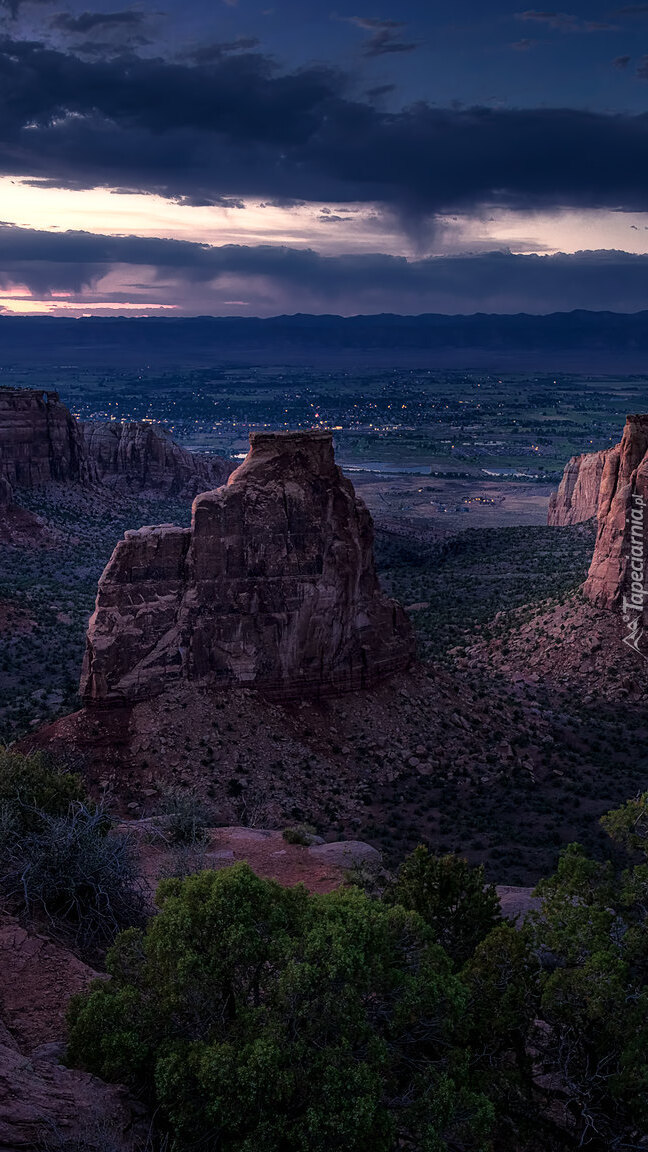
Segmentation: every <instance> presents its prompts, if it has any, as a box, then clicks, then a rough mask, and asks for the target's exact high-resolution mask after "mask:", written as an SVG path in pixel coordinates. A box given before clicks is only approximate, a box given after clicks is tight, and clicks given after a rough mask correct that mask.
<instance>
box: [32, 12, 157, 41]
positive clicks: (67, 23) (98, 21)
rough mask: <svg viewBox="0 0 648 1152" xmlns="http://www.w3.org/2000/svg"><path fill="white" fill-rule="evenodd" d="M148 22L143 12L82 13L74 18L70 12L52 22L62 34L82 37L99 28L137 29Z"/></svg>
mask: <svg viewBox="0 0 648 1152" xmlns="http://www.w3.org/2000/svg"><path fill="white" fill-rule="evenodd" d="M146 20H147V16H146V15H145V14H144V13H143V12H133V11H131V10H128V11H126V12H81V13H80V15H79V16H73V15H72V14H71V13H70V12H60V13H59V15H58V16H55V17H54V18H53V20H52V22H51V23H52V27H53V28H58V29H60V30H61V31H62V32H74V33H78V34H80V35H84V36H85V35H86V34H87V33H88V32H94V31H96V29H97V28H101V30H102V31H104V30H105V29H106V28H126V29H131V28H136V27H140V26H141V25H142V24H144V23H145V22H146Z"/></svg>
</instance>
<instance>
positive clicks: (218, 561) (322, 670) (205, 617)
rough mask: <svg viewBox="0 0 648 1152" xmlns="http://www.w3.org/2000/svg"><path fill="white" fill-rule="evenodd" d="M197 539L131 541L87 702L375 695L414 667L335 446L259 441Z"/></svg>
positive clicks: (107, 597) (151, 531)
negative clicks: (246, 690)
mask: <svg viewBox="0 0 648 1152" xmlns="http://www.w3.org/2000/svg"><path fill="white" fill-rule="evenodd" d="M250 444H251V448H250V452H249V454H248V456H247V457H246V459H245V460H244V462H243V463H242V464H241V466H240V467H239V468H237V470H236V471H235V472H233V473H232V475H231V476H230V478H229V480H228V482H227V484H226V485H224V486H223V487H221V488H218V489H217V490H216V491H211V492H204V493H203V494H202V495H200V496H198V497H197V498H196V500H194V504H193V513H192V525H191V528H190V529H182V528H175V527H173V526H171V525H161V526H159V527H154V528H142V529H140V530H139V531H136V532H127V533H126V535H125V538H124V540H122V541H120V543H119V544H118V545H117V547H116V548H115V551H114V552H113V555H112V557H111V559H110V561H109V563H108V566H107V568H106V570H105V572H104V574H103V576H102V577H101V580H100V582H99V589H98V594H97V603H96V610H95V612H94V615H93V616H92V618H91V620H90V625H89V630H88V637H87V647H86V656H85V661H84V668H83V674H82V679H81V693H82V696H83V698H84V700H85V702H86V704H88V705H102V704H103V705H106V704H119V703H124V702H132V701H136V700H140V699H146V698H147V697H150V696H153V695H156V694H157V693H160V692H162V691H164V690H165V689H168V688H169V687H170V686H172V685H173V683H174V682H178V681H190V682H193V683H195V684H197V685H201V686H210V687H221V686H222V687H227V686H234V685H239V686H240V685H243V686H247V687H253V688H258V689H261V690H263V691H264V692H266V693H268V694H270V695H273V696H276V697H278V698H289V697H295V696H300V695H304V694H309V693H325V692H337V691H347V690H352V689H357V688H362V687H365V686H368V685H370V684H372V683H374V682H375V681H377V680H379V679H381V678H382V677H383V676H386V675H388V674H390V673H392V672H394V671H396V670H398V669H401V668H403V667H405V666H406V665H407V664H408V663H409V661H410V660H411V657H412V654H413V648H414V640H413V633H412V629H411V626H410V624H409V622H408V620H407V617H406V616H405V613H404V611H403V609H402V608H401V607H400V605H399V604H397V603H396V602H395V601H393V600H390V599H389V598H388V597H387V596H385V595H384V594H383V593H382V591H381V590H380V587H379V584H378V579H377V576H376V571H375V566H374V559H373V526H372V522H371V517H370V515H369V512H368V511H367V509H366V507H365V505H364V504H363V502H362V501H361V500H360V499H358V497H357V496H356V494H355V492H354V490H353V486H352V484H351V483H350V481H349V480H347V479H346V478H345V477H344V476H343V475H342V473H341V471H340V469H339V468H338V467H337V466H336V464H335V460H334V457H333V445H332V436H331V433H330V432H307V433H252V435H251V436H250Z"/></svg>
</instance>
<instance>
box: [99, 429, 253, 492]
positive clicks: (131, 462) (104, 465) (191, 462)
mask: <svg viewBox="0 0 648 1152" xmlns="http://www.w3.org/2000/svg"><path fill="white" fill-rule="evenodd" d="M81 429H82V432H83V437H84V443H85V450H86V453H87V456H88V459H89V460H90V461H91V462H92V465H93V467H94V469H95V470H96V473H97V476H98V478H99V479H100V480H101V482H102V483H103V484H105V485H108V486H109V487H110V488H111V489H114V490H116V491H119V492H147V491H148V492H159V493H162V494H164V495H167V496H176V495H178V496H179V495H182V496H189V497H192V496H196V495H197V494H198V493H199V492H205V491H207V490H208V489H211V488H218V487H219V485H221V484H223V483H224V482H225V480H226V479H227V477H228V476H229V474H230V472H232V471H233V469H234V467H235V466H234V464H233V463H232V462H231V461H229V460H226V459H225V458H224V457H222V456H207V455H199V454H198V453H194V452H188V451H187V450H186V448H181V447H180V445H179V444H176V443H175V442H174V441H173V440H172V439H171V437H170V436H169V435H168V434H167V433H166V432H164V431H163V430H162V429H158V428H155V427H154V426H153V425H151V424H146V423H140V424H137V423H124V424H120V423H118V422H110V423H103V424H102V423H94V422H88V423H83V424H81Z"/></svg>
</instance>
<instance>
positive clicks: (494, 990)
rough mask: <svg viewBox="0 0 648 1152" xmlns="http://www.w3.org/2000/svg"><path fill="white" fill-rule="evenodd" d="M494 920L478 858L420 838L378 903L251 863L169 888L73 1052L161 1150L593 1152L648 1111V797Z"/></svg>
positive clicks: (102, 985) (77, 1014)
mask: <svg viewBox="0 0 648 1152" xmlns="http://www.w3.org/2000/svg"><path fill="white" fill-rule="evenodd" d="M603 823H604V827H605V830H606V832H607V833H608V834H609V836H610V837H612V838H613V839H612V843H611V850H610V853H609V855H608V858H607V859H606V860H604V861H595V860H593V859H592V858H591V857H590V856H588V854H587V853H586V852H585V850H584V849H583V848H582V847H581V846H580V845H578V844H573V845H571V846H569V848H567V849H566V850H565V851H564V852H563V854H562V856H561V858H560V862H559V866H558V869H557V871H556V872H555V874H554V875H553V876H551V877H550V878H548V879H547V880H544V881H542V883H541V884H540V885H539V886H538V894H539V896H540V897H541V900H542V903H541V906H540V908H539V909H538V910H537V911H536V912H533V913H531V914H530V915H529V916H528V917H527V920H526V922H525V923H524V925H522V926H518V927H517V928H516V927H514V926H512V925H511V924H508V923H505V922H503V921H502V920H501V917H500V915H499V912H498V908H497V901H496V899H495V894H494V892H493V890H492V889H490V888H489V887H488V886H487V885H485V884H484V877H483V874H482V873H481V871H480V870H478V869H472V868H471V867H470V866H469V865H467V864H466V862H465V861H463V860H461V859H460V858H458V857H455V856H446V857H444V858H440V857H438V856H437V855H435V854H434V853H432V852H429V851H427V850H426V849H423V848H419V849H417V851H416V853H415V854H414V855H413V856H411V857H410V858H409V859H406V860H405V861H404V862H403V864H402V866H401V868H400V870H399V871H398V873H397V875H396V876H395V877H394V880H393V881H392V883H391V884H390V885H388V886H387V888H386V889H385V890H384V891H383V893H382V895H380V896H375V897H371V896H369V895H367V894H366V893H365V892H364V891H362V890H361V889H360V888H359V887H357V886H354V885H351V886H349V887H346V888H343V889H340V890H338V891H335V892H332V893H329V894H328V895H309V894H308V893H307V891H306V890H305V889H304V888H303V887H301V886H297V887H295V888H291V889H285V888H281V887H280V886H279V885H278V884H276V883H275V882H273V881H268V880H263V879H261V878H259V877H258V876H256V875H255V874H254V873H253V872H252V871H251V869H250V868H249V867H248V866H247V865H245V864H236V865H233V866H231V867H229V868H225V869H223V870H222V871H220V872H216V873H215V872H202V873H200V874H196V875H193V876H190V877H187V878H185V879H183V880H179V879H176V880H167V881H164V882H163V883H162V884H161V885H160V888H159V890H158V896H157V903H158V913H157V915H155V916H153V917H152V918H151V919H150V920H149V922H148V925H147V926H146V928H145V929H137V928H133V929H130V930H128V931H126V932H123V933H122V934H121V935H120V936H119V937H118V938H117V940H116V942H115V945H114V947H113V948H112V949H111V951H110V953H109V955H108V961H107V966H108V971H109V974H110V979H109V980H108V981H105V980H101V981H98V982H97V983H95V984H94V985H93V986H92V987H91V988H90V990H89V991H88V992H87V993H84V994H82V995H80V996H78V997H76V998H75V999H74V1001H73V1002H72V1005H71V1008H70V1046H69V1051H68V1059H69V1060H70V1062H72V1063H73V1064H76V1065H80V1066H82V1067H84V1068H87V1069H90V1070H92V1071H93V1072H95V1073H96V1074H97V1075H100V1076H102V1077H104V1078H106V1079H108V1080H115V1081H123V1082H125V1083H127V1084H128V1085H129V1086H130V1087H131V1090H132V1091H134V1092H136V1093H137V1094H138V1095H139V1096H140V1098H141V1099H142V1100H143V1101H145V1102H146V1103H147V1105H148V1106H149V1107H150V1108H151V1109H154V1110H155V1115H156V1117H157V1123H158V1125H159V1128H160V1133H161V1136H162V1137H163V1138H164V1139H165V1140H166V1141H168V1142H169V1143H168V1144H167V1146H168V1147H170V1148H173V1149H176V1150H177V1152H181V1150H184V1149H189V1148H195V1147H204V1148H207V1149H210V1148H211V1149H216V1148H218V1149H224V1150H232V1152H234V1150H236V1152H239V1150H241V1152H243V1150H244V1152H252V1149H256V1148H258V1147H260V1146H261V1145H263V1146H264V1147H267V1148H269V1149H275V1150H276V1152H279V1150H281V1149H303V1150H304V1152H307V1150H308V1152H312V1150H313V1149H315V1150H320V1152H328V1150H331V1152H332V1150H333V1149H335V1150H336V1152H337V1150H338V1149H344V1150H345V1152H365V1150H367V1152H368V1150H369V1149H374V1148H378V1149H384V1150H385V1152H393V1150H395V1149H397V1148H403V1147H406V1148H410V1149H412V1150H413V1152H414V1150H420V1152H428V1150H434V1152H452V1150H457V1149H462V1150H469V1149H472V1150H474V1152H490V1150H501V1152H504V1149H506V1150H509V1152H510V1150H511V1149H515V1150H516V1152H540V1150H543V1152H565V1150H567V1149H570V1148H576V1147H581V1148H589V1149H591V1150H592V1152H604V1150H605V1152H608V1150H610V1149H619V1150H621V1149H626V1148H640V1147H642V1146H643V1145H642V1139H643V1137H642V1132H644V1131H645V1126H646V1123H647V1121H648V1109H647V1105H646V1092H645V1077H646V1065H645V1043H646V1037H645V1035H644V1033H645V1028H646V1024H645V1020H646V1008H647V1007H648V949H647V947H646V939H647V936H646V900H645V887H646V878H647V876H648V866H647V865H646V863H645V857H646V854H647V853H648V794H644V795H642V796H640V797H637V798H636V799H635V800H633V801H630V802H629V803H627V804H626V805H625V806H624V807H622V808H621V809H618V810H616V811H613V812H611V813H609V815H608V816H607V817H606V818H605V820H604V821H603Z"/></svg>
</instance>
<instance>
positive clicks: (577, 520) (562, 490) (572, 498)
mask: <svg viewBox="0 0 648 1152" xmlns="http://www.w3.org/2000/svg"><path fill="white" fill-rule="evenodd" d="M618 450H619V449H618V447H616V448H607V449H605V451H603V452H589V453H585V454H584V455H582V456H572V458H571V460H568V461H567V464H566V465H565V471H564V473H563V477H562V480H561V481H560V485H559V488H558V491H557V492H554V493H552V495H551V497H550V499H549V513H548V516H547V523H548V524H552V525H556V526H559V527H562V526H563V525H565V524H581V523H582V522H583V521H584V520H590V519H591V518H592V516H596V513H597V510H598V501H599V491H600V487H601V478H602V476H603V470H604V468H605V463H606V460H607V459H608V458H609V456H610V455H611V454H614V453H615V452H618Z"/></svg>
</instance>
